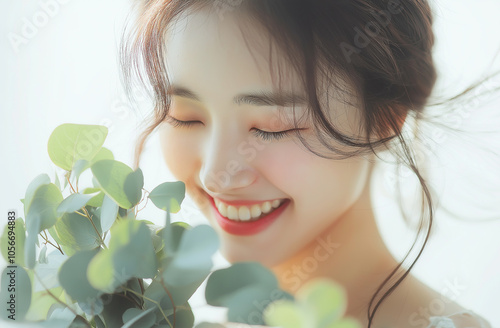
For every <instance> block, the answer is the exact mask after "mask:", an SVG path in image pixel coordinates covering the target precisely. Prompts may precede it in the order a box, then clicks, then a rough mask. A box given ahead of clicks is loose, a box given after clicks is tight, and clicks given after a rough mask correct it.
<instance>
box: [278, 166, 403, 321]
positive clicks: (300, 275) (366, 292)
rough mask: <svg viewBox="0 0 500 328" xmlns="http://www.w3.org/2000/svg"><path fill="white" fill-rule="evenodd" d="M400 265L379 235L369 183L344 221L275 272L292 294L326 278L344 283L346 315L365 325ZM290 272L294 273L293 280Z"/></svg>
mask: <svg viewBox="0 0 500 328" xmlns="http://www.w3.org/2000/svg"><path fill="white" fill-rule="evenodd" d="M369 177H371V174H369ZM369 179H370V178H369ZM318 246H321V247H322V248H323V249H324V250H326V252H328V254H329V255H328V256H326V254H325V253H326V252H323V251H322V253H321V255H322V256H321V257H320V256H319V252H318ZM313 260H314V261H315V263H314V265H312V261H313ZM396 265H397V262H396V261H395V260H394V258H393V257H392V255H391V254H390V252H389V251H388V249H387V248H386V246H385V243H384V241H383V240H382V238H381V236H380V234H379V231H378V228H377V225H376V222H375V217H374V213H373V210H372V205H371V200H370V181H368V182H367V183H366V184H365V188H364V190H363V192H362V194H361V196H360V198H359V199H358V200H357V201H356V203H355V204H354V205H353V206H352V207H351V208H350V209H349V210H348V211H347V212H346V213H345V214H344V215H343V216H342V217H340V218H338V220H336V221H335V222H334V223H333V224H332V225H331V226H330V227H329V228H328V229H326V230H325V231H324V233H322V234H321V235H320V236H318V238H317V239H316V240H315V241H313V242H312V243H310V244H309V245H308V246H306V247H305V248H304V249H302V250H301V251H300V252H299V253H297V254H296V255H295V256H294V257H292V258H291V259H289V260H287V261H286V262H284V263H281V264H279V265H278V266H275V267H273V268H272V270H273V272H274V273H275V274H276V276H277V277H278V280H279V282H280V286H281V288H282V289H284V290H286V291H288V292H290V293H291V294H295V292H296V291H297V290H298V289H299V288H300V287H301V286H303V285H304V284H305V283H306V282H308V281H309V280H311V279H313V278H318V277H326V278H330V279H332V280H334V281H336V282H337V283H340V284H341V285H342V286H343V287H344V288H345V289H346V292H347V300H348V309H347V313H346V315H349V316H352V317H355V318H357V319H358V320H361V321H363V322H365V320H366V316H367V310H368V304H369V302H370V299H371V297H372V296H373V294H374V293H375V291H376V290H377V288H378V287H379V285H380V284H381V283H382V282H383V281H384V280H385V279H386V278H387V277H388V276H389V274H390V273H391V271H392V270H394V269H395V267H396ZM312 269H314V270H312ZM290 272H293V273H294V276H293V277H292V278H291V277H290V275H289V273H290ZM286 273H288V274H286Z"/></svg>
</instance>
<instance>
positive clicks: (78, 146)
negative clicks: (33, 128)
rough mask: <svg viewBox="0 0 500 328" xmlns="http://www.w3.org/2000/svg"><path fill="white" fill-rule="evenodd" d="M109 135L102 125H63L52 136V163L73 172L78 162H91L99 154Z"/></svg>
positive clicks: (49, 149)
mask: <svg viewBox="0 0 500 328" xmlns="http://www.w3.org/2000/svg"><path fill="white" fill-rule="evenodd" d="M107 135H108V128H107V127H105V126H100V125H82V124H62V125H60V126H58V127H57V128H55V129H54V131H53V132H52V134H51V135H50V138H49V142H48V145H47V150H48V153H49V157H50V159H51V160H52V162H53V163H54V164H55V165H57V166H59V167H60V168H62V169H64V170H66V171H71V169H72V168H73V165H75V162H76V161H78V160H81V159H83V160H87V161H90V160H92V158H94V156H95V155H96V154H97V153H98V152H99V150H100V149H101V147H102V145H103V144H104V140H105V139H106V136H107Z"/></svg>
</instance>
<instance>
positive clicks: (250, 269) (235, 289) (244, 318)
mask: <svg viewBox="0 0 500 328" xmlns="http://www.w3.org/2000/svg"><path fill="white" fill-rule="evenodd" d="M205 298H206V300H207V303H208V304H209V305H213V306H223V307H227V308H228V319H229V320H230V321H234V322H241V323H248V324H254V325H263V324H264V319H263V317H262V316H263V311H264V310H265V308H266V307H267V306H268V305H269V304H270V303H271V302H273V301H277V300H280V299H290V300H293V297H292V296H291V295H290V294H288V293H286V292H284V291H283V290H281V289H280V288H279V286H278V281H277V279H276V277H275V276H274V274H273V273H272V272H271V271H270V270H269V269H267V268H265V267H264V266H262V265H261V264H260V263H258V262H238V263H235V264H233V265H232V266H230V267H229V268H225V269H220V270H216V271H215V272H213V273H212V274H211V275H210V277H209V278H208V281H207V287H206V289H205Z"/></svg>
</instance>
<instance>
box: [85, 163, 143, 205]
mask: <svg viewBox="0 0 500 328" xmlns="http://www.w3.org/2000/svg"><path fill="white" fill-rule="evenodd" d="M91 170H92V173H93V174H94V178H95V179H96V181H97V183H98V184H99V187H100V188H101V189H102V190H103V191H104V192H105V193H106V195H108V196H109V197H110V198H111V199H113V200H114V201H115V202H116V203H117V204H118V205H120V206H121V207H123V208H125V209H129V208H132V207H134V206H135V205H136V204H135V203H133V202H131V201H130V200H129V198H128V196H127V192H125V182H126V180H127V177H128V176H129V174H131V173H132V172H133V170H132V169H131V168H130V167H129V166H127V165H126V164H124V163H122V162H119V161H115V160H102V161H99V162H96V163H94V164H93V165H92V167H91ZM136 187H137V188H138V186H136ZM140 188H142V186H141V187H140ZM129 193H130V191H129Z"/></svg>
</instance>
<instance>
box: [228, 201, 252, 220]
mask: <svg viewBox="0 0 500 328" xmlns="http://www.w3.org/2000/svg"><path fill="white" fill-rule="evenodd" d="M250 212H251V213H252V219H256V218H258V217H259V216H260V215H261V214H262V211H261V210H260V206H259V205H257V204H255V205H253V206H252V209H251V210H250ZM221 214H222V213H221Z"/></svg>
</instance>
